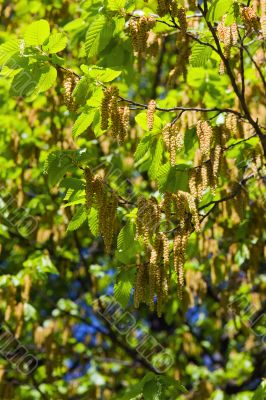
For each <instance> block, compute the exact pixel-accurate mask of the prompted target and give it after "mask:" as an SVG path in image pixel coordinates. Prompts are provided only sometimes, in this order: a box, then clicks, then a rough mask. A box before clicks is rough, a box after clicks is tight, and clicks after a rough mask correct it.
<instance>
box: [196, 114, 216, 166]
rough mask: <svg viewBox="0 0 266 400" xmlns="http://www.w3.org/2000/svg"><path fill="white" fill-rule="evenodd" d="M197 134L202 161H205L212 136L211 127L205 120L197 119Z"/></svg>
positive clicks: (208, 153) (208, 154)
mask: <svg viewBox="0 0 266 400" xmlns="http://www.w3.org/2000/svg"><path fill="white" fill-rule="evenodd" d="M197 136H198V139H199V145H200V151H201V156H202V161H205V160H207V159H208V158H209V156H210V149H211V141H212V137H213V131H212V127H211V126H210V125H209V124H208V122H207V121H198V123H197Z"/></svg>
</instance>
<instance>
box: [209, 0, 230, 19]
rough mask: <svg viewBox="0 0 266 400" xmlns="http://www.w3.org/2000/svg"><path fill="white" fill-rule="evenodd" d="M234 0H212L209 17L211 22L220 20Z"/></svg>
mask: <svg viewBox="0 0 266 400" xmlns="http://www.w3.org/2000/svg"><path fill="white" fill-rule="evenodd" d="M233 2H234V0H215V1H213V2H212V4H211V6H210V8H209V11H208V14H207V19H208V21H210V22H212V23H213V22H215V21H219V20H221V19H222V17H223V16H224V15H225V14H226V13H227V12H228V10H229V9H230V7H231V6H232V4H233Z"/></svg>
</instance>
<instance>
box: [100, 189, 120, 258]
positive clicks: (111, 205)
mask: <svg viewBox="0 0 266 400" xmlns="http://www.w3.org/2000/svg"><path fill="white" fill-rule="evenodd" d="M117 206H118V200H117V197H116V196H115V195H113V194H112V195H108V194H107V193H104V194H103V200H102V202H101V205H98V211H99V228H100V232H101V235H102V238H103V241H104V246H105V250H106V252H107V253H110V252H111V247H112V243H113V238H114V231H115V220H116V210H117Z"/></svg>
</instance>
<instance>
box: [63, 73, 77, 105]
mask: <svg viewBox="0 0 266 400" xmlns="http://www.w3.org/2000/svg"><path fill="white" fill-rule="evenodd" d="M78 81H79V78H78V76H76V75H75V74H74V73H73V72H71V71H67V72H65V74H64V80H63V87H64V101H65V104H66V106H67V108H68V109H69V111H75V110H76V108H77V106H76V103H75V100H74V98H73V96H72V93H73V90H74V89H75V86H76V84H77V83H78Z"/></svg>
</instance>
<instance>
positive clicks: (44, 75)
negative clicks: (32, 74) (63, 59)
mask: <svg viewBox="0 0 266 400" xmlns="http://www.w3.org/2000/svg"><path fill="white" fill-rule="evenodd" d="M56 77H57V71H56V69H55V68H54V67H52V66H49V67H48V66H47V67H42V68H41V69H40V77H39V82H38V83H37V87H36V89H35V90H34V93H36V94H37V93H42V92H46V90H48V89H50V88H51V87H52V86H53V84H54V82H55V81H56Z"/></svg>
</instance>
